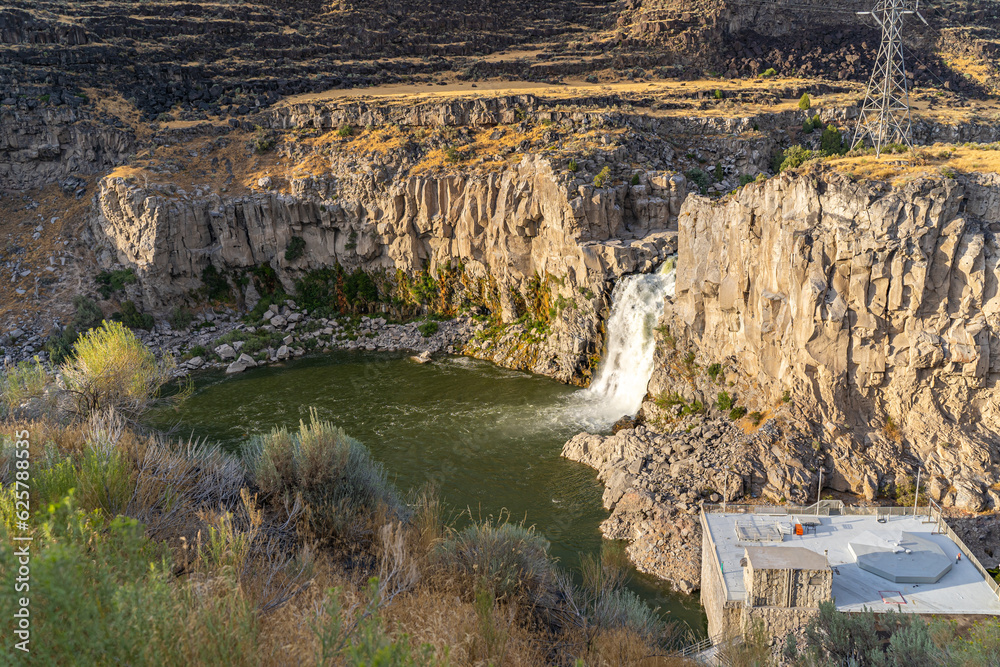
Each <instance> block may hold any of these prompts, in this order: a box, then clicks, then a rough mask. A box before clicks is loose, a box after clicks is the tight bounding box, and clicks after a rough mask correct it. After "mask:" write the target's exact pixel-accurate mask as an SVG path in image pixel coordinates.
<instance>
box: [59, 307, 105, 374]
mask: <svg viewBox="0 0 1000 667" xmlns="http://www.w3.org/2000/svg"><path fill="white" fill-rule="evenodd" d="M73 308H74V309H75V311H76V312H75V313H74V315H73V319H72V320H70V323H69V325H68V326H66V327H64V328H62V329H58V330H53V332H52V333H51V334H50V335H49V339H48V340H47V341H45V351H46V352H48V354H49V361H51V362H52V363H53V364H54V365H57V366H58V365H59V364H61V363H63V362H64V361H65V360H66V359H67V358H68V357H69V356H70V354H72V352H73V344H74V343H75V342H76V339H77V338H79V336H80V333H81V332H86V331H90V330H91V329H93V328H95V327H99V326H101V322H103V321H104V313H102V312H101V309H100V307H99V306H98V305H97V302H96V301H94V300H93V299H91V298H89V297H86V296H83V295H82V294H78V295H77V296H75V297H73Z"/></svg>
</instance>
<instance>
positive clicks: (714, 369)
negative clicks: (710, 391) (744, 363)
mask: <svg viewBox="0 0 1000 667" xmlns="http://www.w3.org/2000/svg"><path fill="white" fill-rule="evenodd" d="M706 372H707V373H708V377H710V378H712V382H717V381H718V379H719V376H720V375H722V364H712V365H710V366H709V367H708V368H707V369H706Z"/></svg>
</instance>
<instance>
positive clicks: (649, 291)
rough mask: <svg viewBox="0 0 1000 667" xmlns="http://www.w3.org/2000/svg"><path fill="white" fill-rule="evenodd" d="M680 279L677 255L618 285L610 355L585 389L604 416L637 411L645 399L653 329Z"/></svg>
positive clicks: (613, 300)
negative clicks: (654, 270)
mask: <svg viewBox="0 0 1000 667" xmlns="http://www.w3.org/2000/svg"><path fill="white" fill-rule="evenodd" d="M675 281H676V259H675V258H673V257H672V258H670V259H668V260H667V261H665V262H664V263H663V264H662V265H661V266H660V268H659V269H658V270H657V271H656V272H654V273H643V274H637V275H632V276H627V277H625V278H623V279H621V280H620V281H619V282H618V284H617V285H616V286H615V291H614V292H613V293H612V295H611V315H610V317H608V324H607V356H606V357H605V358H604V360H603V361H602V362H601V366H600V368H599V369H598V373H597V377H595V378H594V381H593V382H592V383H591V385H590V388H589V389H588V390H587V391H586V392H585V393H586V394H587V399H589V400H587V403H589V404H590V405H592V406H593V407H594V409H596V410H597V411H598V412H599V413H600V416H602V417H605V418H610V419H617V418H619V417H621V416H622V415H632V414H635V413H636V411H637V410H638V409H639V406H640V405H642V398H643V396H645V395H646V385H647V384H649V378H650V377H651V376H652V375H653V353H654V351H655V348H656V344H655V341H654V340H653V329H654V328H655V327H656V322H657V320H659V318H660V315H661V314H662V313H663V304H664V302H665V301H666V299H667V297H673V296H674V283H675ZM594 416H598V415H594Z"/></svg>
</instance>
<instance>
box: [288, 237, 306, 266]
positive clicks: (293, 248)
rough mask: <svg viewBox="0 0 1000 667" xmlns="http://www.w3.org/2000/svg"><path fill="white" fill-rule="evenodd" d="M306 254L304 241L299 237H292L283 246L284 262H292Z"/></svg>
mask: <svg viewBox="0 0 1000 667" xmlns="http://www.w3.org/2000/svg"><path fill="white" fill-rule="evenodd" d="M304 254H306V240H305V239H304V238H302V237H301V236H293V237H292V238H290V239H288V245H286V246H285V261H288V262H294V261H295V260H297V259H299V258H300V257H302V256H303V255H304Z"/></svg>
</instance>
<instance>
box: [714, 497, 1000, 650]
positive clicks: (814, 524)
mask: <svg viewBox="0 0 1000 667" xmlns="http://www.w3.org/2000/svg"><path fill="white" fill-rule="evenodd" d="M805 511H806V508H784V507H762V506H753V505H740V506H737V505H729V506H728V507H723V506H718V505H716V506H711V505H710V506H706V508H705V509H703V511H702V514H701V522H702V529H703V538H702V540H703V541H702V576H701V579H702V583H701V598H702V604H703V605H704V607H705V611H706V613H707V615H708V632H709V636H710V637H718V636H722V635H734V634H742V633H743V632H745V631H746V630H747V629H748V628H749V627H751V626H752V625H753V624H754V623H756V622H758V621H759V622H762V623H763V624H764V626H765V628H766V630H767V632H768V633H769V634H771V635H772V636H777V637H781V636H783V635H784V634H786V633H787V632H789V631H790V630H792V629H794V628H798V627H801V626H802V625H805V624H807V623H808V622H809V621H810V620H811V619H812V618H813V616H814V615H815V614H816V613H817V611H818V607H819V603H820V602H823V601H825V600H831V599H832V600H833V601H834V602H835V603H836V605H837V609H839V610H841V611H845V612H850V611H861V610H862V609H866V608H867V609H871V610H873V611H875V612H885V611H888V610H890V609H891V610H893V611H899V612H904V613H914V614H921V615H923V614H926V615H932V614H935V615H936V614H945V615H981V616H994V615H1000V586H997V584H996V582H994V581H993V579H992V578H991V577H990V576H989V575H988V574H987V573H986V571H985V569H984V568H983V567H982V565H981V564H980V563H979V562H978V561H977V560H976V559H975V557H974V556H973V555H972V553H971V552H970V551H969V550H968V549H967V548H966V547H965V545H964V544H962V542H961V540H959V539H958V537H957V536H956V535H955V534H954V533H953V532H952V531H951V530H950V529H949V528H948V527H947V526H946V525H945V524H944V523H943V521H941V519H940V517H938V520H937V521H934V520H931V519H930V518H929V517H928V516H927V515H926V514H924V515H917V516H912V510H907V509H905V508H845V507H844V506H843V504H842V503H837V502H833V503H825V504H824V505H823V506H821V507H820V508H819V509H818V510H817V509H816V508H810V509H809V512H810V513H809V514H806V513H805ZM849 511H850V513H848V512H849ZM859 512H866V513H859Z"/></svg>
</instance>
